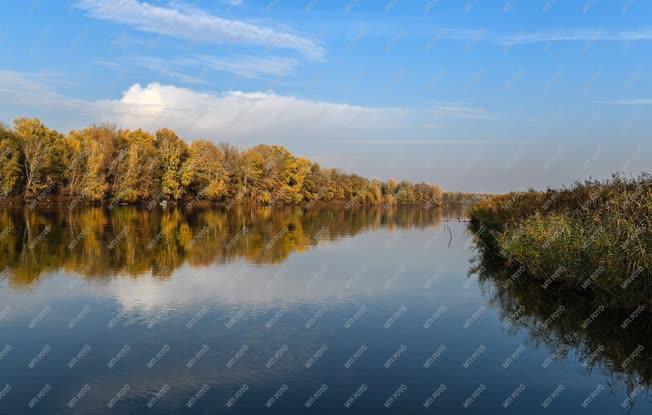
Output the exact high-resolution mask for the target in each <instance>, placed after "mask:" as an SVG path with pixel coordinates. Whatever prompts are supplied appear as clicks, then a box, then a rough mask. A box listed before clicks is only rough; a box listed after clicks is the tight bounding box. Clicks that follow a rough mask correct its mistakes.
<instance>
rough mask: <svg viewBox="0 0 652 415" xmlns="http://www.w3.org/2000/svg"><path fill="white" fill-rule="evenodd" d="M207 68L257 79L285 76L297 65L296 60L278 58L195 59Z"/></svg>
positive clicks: (200, 57) (204, 57)
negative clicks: (268, 76) (269, 76)
mask: <svg viewBox="0 0 652 415" xmlns="http://www.w3.org/2000/svg"><path fill="white" fill-rule="evenodd" d="M196 59H197V60H199V61H200V62H202V63H203V64H204V65H206V66H207V67H208V68H210V69H213V70H217V71H225V72H231V73H234V74H236V75H239V76H242V77H244V78H259V77H260V76H263V75H271V76H279V77H283V76H287V75H289V74H290V73H291V72H292V71H294V70H295V69H296V67H297V65H298V62H297V61H296V59H292V58H282V57H278V56H266V57H258V56H233V57H229V58H215V57H212V56H208V55H201V56H197V57H196Z"/></svg>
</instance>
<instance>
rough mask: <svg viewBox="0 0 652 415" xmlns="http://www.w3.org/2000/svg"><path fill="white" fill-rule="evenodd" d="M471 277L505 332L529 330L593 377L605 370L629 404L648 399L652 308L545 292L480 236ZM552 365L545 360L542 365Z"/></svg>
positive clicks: (557, 356) (554, 355) (537, 340)
mask: <svg viewBox="0 0 652 415" xmlns="http://www.w3.org/2000/svg"><path fill="white" fill-rule="evenodd" d="M472 237H473V238H474V239H475V241H476V245H475V249H476V255H475V256H474V257H473V259H472V261H471V262H472V266H471V269H470V271H469V274H477V275H478V276H479V280H480V283H481V286H482V287H483V289H484V290H485V291H486V292H487V293H488V295H489V296H490V303H491V304H493V305H494V306H496V307H498V309H499V312H500V319H501V321H502V323H503V327H505V330H506V331H508V332H511V333H516V332H517V331H520V330H524V331H525V332H526V333H527V334H528V337H529V341H530V342H531V343H532V345H533V346H535V347H540V346H544V347H546V348H548V349H549V350H551V351H552V353H551V355H550V359H561V358H564V357H565V356H567V355H568V353H574V354H575V355H576V356H577V359H578V360H579V361H580V362H581V365H582V367H583V368H584V369H585V370H586V371H587V373H590V372H591V371H594V370H601V371H603V372H604V373H605V374H607V375H608V376H609V377H611V379H612V380H613V382H612V383H611V384H610V385H605V387H607V388H609V387H613V386H616V385H617V384H622V385H624V386H625V387H626V390H627V393H628V396H630V397H631V399H629V400H625V401H624V402H623V403H622V404H623V405H624V406H625V407H631V406H633V405H634V403H635V402H636V400H637V399H646V397H645V395H646V394H649V392H650V386H652V318H650V317H651V316H650V314H649V311H648V310H643V309H637V310H622V309H616V308H613V307H612V308H609V307H608V305H606V304H605V308H604V309H603V308H602V307H600V306H601V304H598V303H596V301H595V299H592V298H590V297H588V296H585V295H582V294H581V293H575V292H568V291H565V292H564V291H558V290H555V287H554V286H548V287H547V288H544V287H543V286H542V285H541V284H540V283H539V282H536V283H533V282H532V280H528V278H527V275H526V274H525V273H522V272H519V271H518V270H516V271H514V270H513V269H511V270H510V269H508V268H506V267H505V266H503V264H502V262H501V261H500V259H499V257H498V256H496V255H495V252H493V250H492V249H491V248H490V247H488V246H487V245H485V244H484V243H483V242H482V241H481V239H480V238H479V237H477V235H472ZM541 364H542V366H543V367H545V366H547V364H546V362H541Z"/></svg>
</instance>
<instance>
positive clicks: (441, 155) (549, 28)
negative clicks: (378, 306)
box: [0, 0, 652, 191]
mask: <svg viewBox="0 0 652 415" xmlns="http://www.w3.org/2000/svg"><path fill="white" fill-rule="evenodd" d="M0 10H1V13H0V48H1V50H2V59H1V60H0V120H2V121H3V122H5V123H8V124H9V123H11V120H12V119H13V118H14V117H16V116H20V115H26V116H37V117H39V118H41V119H42V120H43V121H44V122H46V123H47V124H48V125H50V126H52V127H55V128H57V129H60V130H62V131H64V132H65V131H68V130H70V129H74V128H80V127H83V126H85V125H87V124H89V123H94V122H102V121H109V122H114V123H116V124H118V125H119V126H121V127H125V128H136V127H142V128H145V129H149V130H152V131H153V130H156V129H157V128H160V127H169V128H173V129H175V130H176V131H177V132H179V133H180V135H182V136H183V137H184V138H186V139H187V140H189V141H190V140H193V139H197V138H206V139H209V140H212V141H214V142H221V141H228V142H231V143H234V144H236V145H238V146H241V147H247V146H250V145H252V144H257V143H278V144H282V145H285V146H286V147H288V148H289V149H290V150H291V151H293V152H295V153H297V154H300V155H303V156H306V157H309V158H311V159H313V160H315V161H318V162H320V163H321V164H322V165H324V166H328V167H339V168H342V169H343V170H345V171H350V172H356V173H359V174H363V175H365V176H368V177H378V178H381V179H386V178H389V177H394V178H396V179H399V180H400V179H408V180H413V181H426V182H431V183H439V184H441V185H442V186H443V187H444V188H446V189H447V190H462V191H506V190H513V189H523V188H528V187H536V188H541V187H545V186H547V185H560V184H564V183H568V182H571V181H573V180H576V179H583V178H588V177H600V178H601V177H606V176H608V175H609V172H612V171H625V172H627V173H633V174H636V173H638V172H640V171H641V170H643V169H647V170H648V171H650V170H652V168H651V167H652V163H651V161H652V148H651V145H652V144H651V143H652V140H651V138H652V137H651V136H652V75H651V74H652V71H651V70H652V3H650V2H647V1H642V0H613V1H606V0H603V1H597V0H567V1H558V0H532V1H524V0H496V1H491V0H463V1H457V0H378V1H372V0H330V1H324V0H293V1H290V0H263V1H258V0H204V1H198V0H194V1H191V0H170V1H157V0H148V1H139V0H78V1H72V2H70V3H67V4H66V3H63V2H50V1H45V0H32V1H24V2H23V1H21V2H11V1H4V2H2V1H0Z"/></svg>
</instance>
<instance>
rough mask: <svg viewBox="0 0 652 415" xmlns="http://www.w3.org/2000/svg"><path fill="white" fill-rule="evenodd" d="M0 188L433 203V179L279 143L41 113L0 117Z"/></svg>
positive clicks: (93, 194) (140, 197) (114, 197)
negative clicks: (69, 120) (374, 176)
mask: <svg viewBox="0 0 652 415" xmlns="http://www.w3.org/2000/svg"><path fill="white" fill-rule="evenodd" d="M0 163H1V164H0V195H2V196H24V197H27V198H38V197H41V196H43V197H45V196H54V195H61V196H69V197H73V198H77V199H80V200H81V199H85V200H88V201H93V202H103V201H111V202H116V203H133V202H137V201H152V200H154V201H163V200H166V201H180V200H198V199H206V200H211V201H220V202H226V203H231V202H240V201H250V202H253V203H257V204H262V205H272V204H299V203H315V202H341V203H348V204H424V205H430V206H437V205H440V204H441V200H442V192H441V190H440V189H439V187H438V186H435V185H430V184H425V183H420V184H412V183H408V182H405V181H403V182H400V183H397V182H395V181H394V180H389V181H387V182H385V183H383V182H381V181H380V180H368V179H365V178H363V177H360V176H357V175H355V174H345V173H343V172H341V171H339V170H335V169H323V168H321V167H320V166H319V164H317V163H312V162H310V161H309V160H307V159H305V158H302V157H295V156H294V155H292V154H291V153H290V152H289V151H288V150H286V149H285V148H283V147H281V146H278V145H257V146H255V147H252V148H250V149H248V150H243V151H241V150H239V149H237V148H236V147H234V146H232V145H228V144H220V145H217V146H216V145H214V144H212V143H211V142H209V141H205V140H195V141H193V142H192V144H190V145H188V144H186V143H185V142H184V141H183V140H182V139H180V138H179V137H178V136H177V135H176V134H175V133H174V131H172V130H169V129H160V130H158V131H157V132H156V133H155V134H153V135H152V134H150V133H148V132H146V131H143V130H140V129H138V130H134V131H130V130H120V129H117V128H116V127H114V126H110V125H94V126H91V127H88V128H85V129H83V130H79V131H70V132H69V133H68V134H67V135H63V134H61V133H59V132H57V131H54V130H51V129H49V128H48V127H46V126H45V125H44V124H43V123H42V122H41V121H40V120H38V119H36V118H34V119H27V118H17V119H16V120H14V125H13V128H8V127H6V126H2V125H0Z"/></svg>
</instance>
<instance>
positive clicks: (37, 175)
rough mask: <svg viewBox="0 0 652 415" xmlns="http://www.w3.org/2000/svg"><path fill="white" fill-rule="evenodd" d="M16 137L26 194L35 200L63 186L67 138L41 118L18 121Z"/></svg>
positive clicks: (15, 123)
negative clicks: (63, 158)
mask: <svg viewBox="0 0 652 415" xmlns="http://www.w3.org/2000/svg"><path fill="white" fill-rule="evenodd" d="M14 134H15V135H16V137H17V139H18V146H19V148H20V151H21V153H22V157H23V170H24V175H25V194H26V195H28V196H33V195H36V194H38V193H39V192H41V191H43V190H45V189H46V188H47V189H51V188H52V187H53V186H56V185H59V184H60V179H61V177H60V175H61V173H62V170H63V167H62V164H61V160H60V157H61V146H62V143H63V136H62V135H61V134H59V133H58V132H56V131H54V130H50V129H49V128H47V127H46V126H45V125H44V124H43V123H42V122H41V121H40V120H39V119H38V118H16V119H15V120H14ZM51 190H52V189H51Z"/></svg>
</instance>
